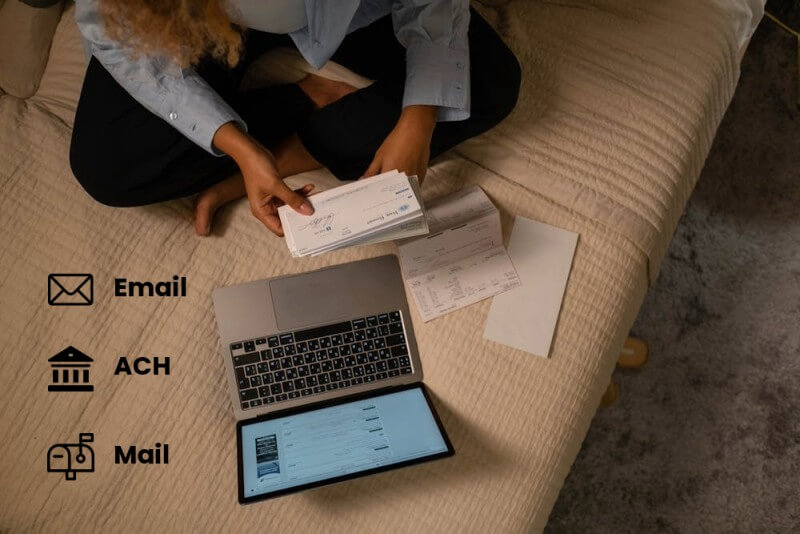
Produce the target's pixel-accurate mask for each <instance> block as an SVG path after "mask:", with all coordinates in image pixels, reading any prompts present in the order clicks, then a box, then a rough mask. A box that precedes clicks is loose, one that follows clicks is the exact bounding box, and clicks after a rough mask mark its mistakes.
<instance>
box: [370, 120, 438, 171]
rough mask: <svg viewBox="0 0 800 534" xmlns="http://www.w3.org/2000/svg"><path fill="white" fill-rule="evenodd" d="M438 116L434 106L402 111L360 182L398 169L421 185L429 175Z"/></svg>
mask: <svg viewBox="0 0 800 534" xmlns="http://www.w3.org/2000/svg"><path fill="white" fill-rule="evenodd" d="M437 112H438V109H437V108H436V107H435V106H407V107H405V108H404V109H403V112H402V113H401V114H400V119H399V120H398V121H397V124H396V125H395V127H394V129H392V131H391V132H390V133H389V135H388V136H387V137H386V139H385V140H384V141H383V143H382V144H381V146H380V148H378V151H377V152H376V153H375V157H374V158H373V160H372V163H371V164H370V166H369V167H368V168H367V170H366V171H365V172H364V176H362V178H369V177H370V176H375V175H376V174H380V173H382V172H387V171H391V170H394V169H397V170H398V171H400V172H404V173H406V174H408V175H409V176H411V175H416V176H417V178H418V179H419V182H420V183H422V181H423V180H424V179H425V174H427V172H428V161H429V160H430V156H431V137H432V136H433V129H434V127H435V126H436V114H437Z"/></svg>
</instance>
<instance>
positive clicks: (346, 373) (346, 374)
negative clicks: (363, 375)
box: [342, 367, 353, 378]
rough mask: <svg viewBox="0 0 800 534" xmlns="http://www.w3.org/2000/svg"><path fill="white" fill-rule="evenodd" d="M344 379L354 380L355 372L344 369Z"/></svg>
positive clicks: (347, 368)
mask: <svg viewBox="0 0 800 534" xmlns="http://www.w3.org/2000/svg"><path fill="white" fill-rule="evenodd" d="M342 378H353V370H352V369H350V368H349V367H345V368H344V369H342Z"/></svg>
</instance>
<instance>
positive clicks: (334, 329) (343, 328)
mask: <svg viewBox="0 0 800 534" xmlns="http://www.w3.org/2000/svg"><path fill="white" fill-rule="evenodd" d="M351 328H352V326H351V325H350V321H344V322H342V323H336V324H331V325H327V326H318V327H316V328H309V329H308V330H301V331H299V332H295V333H294V339H295V341H306V340H309V339H313V338H319V337H324V336H332V335H335V334H341V333H342V332H347V331H349V330H350V329H351Z"/></svg>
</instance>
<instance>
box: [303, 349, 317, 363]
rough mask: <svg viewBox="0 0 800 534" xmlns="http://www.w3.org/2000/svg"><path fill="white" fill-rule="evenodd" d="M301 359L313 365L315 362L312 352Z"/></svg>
mask: <svg viewBox="0 0 800 534" xmlns="http://www.w3.org/2000/svg"><path fill="white" fill-rule="evenodd" d="M303 359H304V360H305V362H306V363H314V362H315V361H316V360H317V359H316V358H315V357H314V353H313V352H308V353H306V355H305V356H304V357H303Z"/></svg>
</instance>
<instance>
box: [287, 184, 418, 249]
mask: <svg viewBox="0 0 800 534" xmlns="http://www.w3.org/2000/svg"><path fill="white" fill-rule="evenodd" d="M420 198H421V197H420V194H419V183H418V181H417V178H416V176H410V177H409V176H406V175H405V174H404V173H400V172H397V171H390V172H387V173H384V174H381V175H378V176H375V177H372V178H368V179H365V180H358V181H356V182H352V183H349V184H346V185H342V186H339V187H335V188H333V189H328V190H327V191H323V192H322V193H319V194H317V195H312V196H310V197H309V199H308V200H309V202H311V205H312V206H313V207H314V214H313V215H311V216H306V215H301V214H299V213H297V212H295V211H294V210H293V209H292V208H290V207H289V206H281V207H280V208H278V215H279V216H280V219H281V224H282V225H283V231H284V234H285V235H286V244H287V245H288V247H289V251H290V252H291V253H292V256H295V257H300V256H309V255H317V254H322V253H323V252H328V251H330V250H335V249H339V248H343V247H349V246H354V245H364V244H368V243H379V242H382V241H391V240H395V239H399V238H404V237H409V236H415V235H420V234H426V233H428V225H427V223H426V221H425V213H424V211H423V204H422V202H421V200H420Z"/></svg>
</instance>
